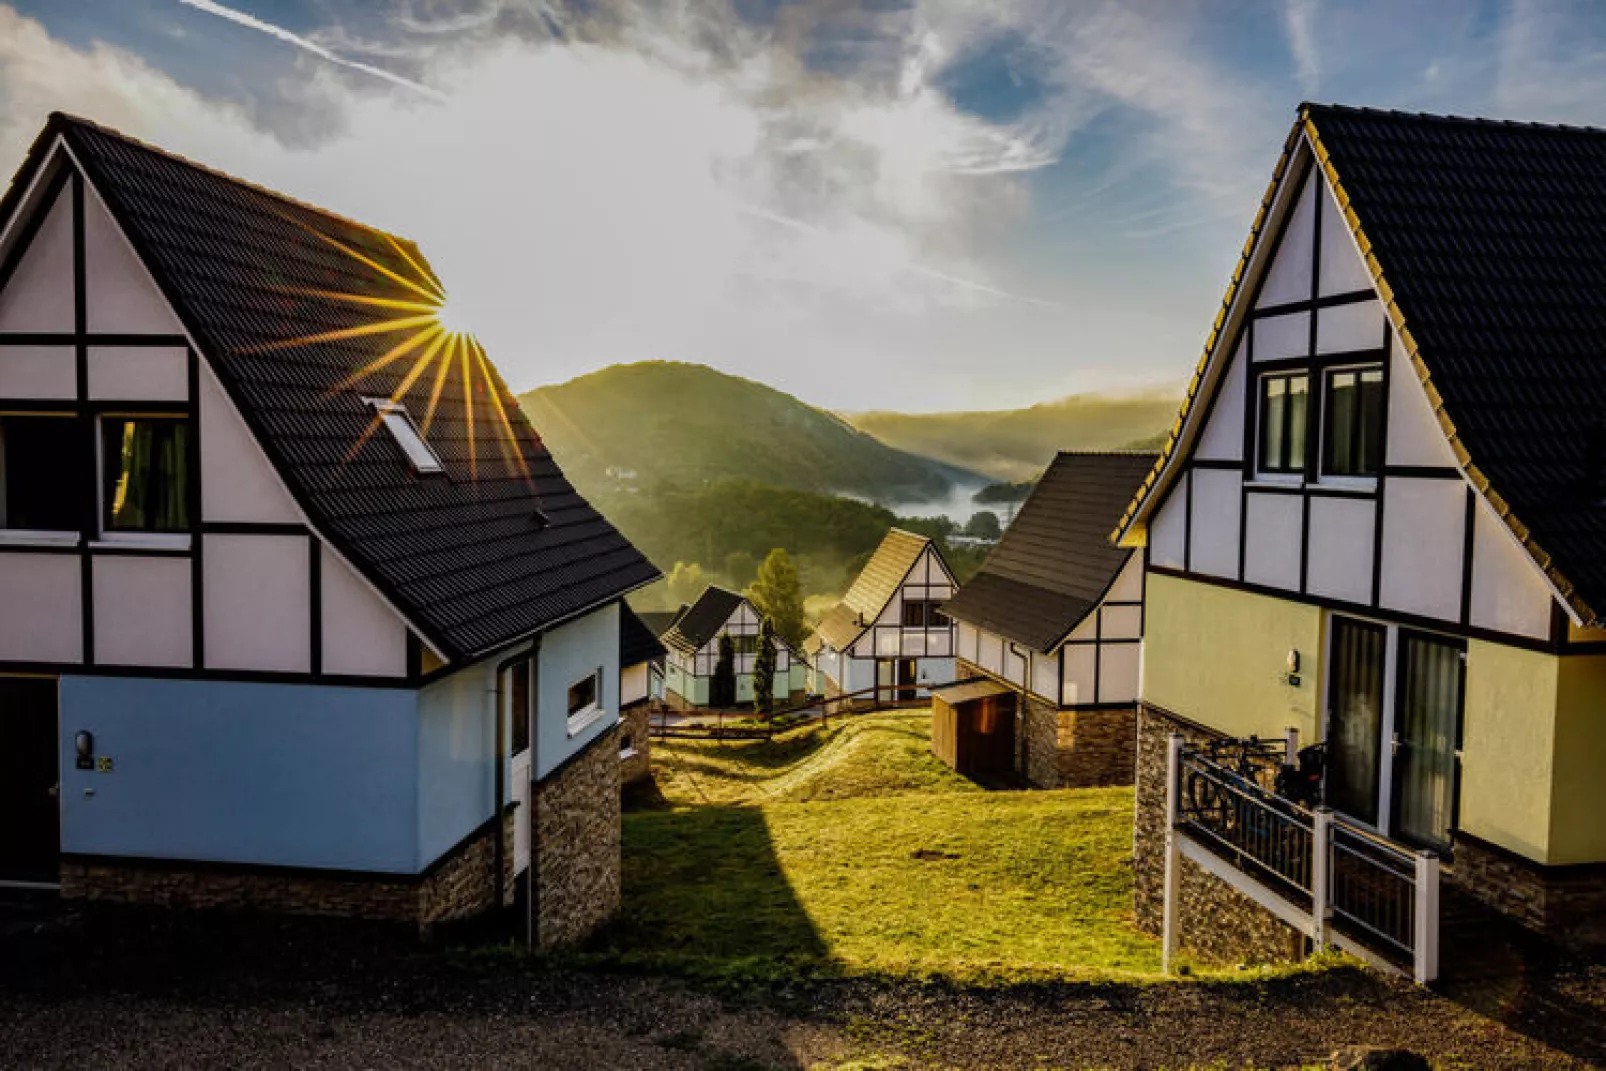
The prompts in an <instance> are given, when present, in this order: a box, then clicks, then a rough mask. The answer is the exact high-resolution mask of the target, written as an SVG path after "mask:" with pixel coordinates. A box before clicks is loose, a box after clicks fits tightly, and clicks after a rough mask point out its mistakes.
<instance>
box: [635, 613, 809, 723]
mask: <svg viewBox="0 0 1606 1071" xmlns="http://www.w3.org/2000/svg"><path fill="white" fill-rule="evenodd" d="M762 621H763V618H762V617H761V616H760V615H759V612H758V610H757V609H756V608H755V607H754V606H753V604H752V603H751V602H749V601H748V600H747V598H746V597H745V596H742V595H740V594H738V593H736V592H734V591H730V590H728V589H726V588H721V587H712V586H710V587H708V588H705V589H704V590H703V593H702V594H701V595H699V596H698V597H697V601H696V602H694V603H692V604H691V605H690V606H686V607H683V608H682V609H681V610H680V612H679V613H678V614H677V615H676V616H675V619H674V622H673V623H672V624H671V625H670V626H669V628H668V630H667V631H665V632H664V634H663V637H662V639H663V642H664V646H665V647H666V648H667V649H668V652H669V653H668V656H667V659H666V663H667V666H666V673H665V677H664V689H665V698H666V699H667V701H668V702H669V704H670V706H673V707H679V708H681V709H686V708H693V707H707V706H709V705H711V703H712V700H713V695H712V686H713V680H714V671H715V667H716V666H717V665H718V663H719V646H720V637H722V636H729V637H730V639H731V647H732V652H733V657H734V662H733V670H734V672H735V675H736V702H737V703H740V704H744V705H745V704H748V703H751V702H753V661H754V659H755V658H756V657H757V656H758V644H759V628H760V626H761V624H762ZM807 681H808V663H807V662H806V661H805V660H804V658H803V656H802V655H800V654H799V653H798V652H797V651H795V650H793V649H792V646H791V645H790V644H788V643H787V642H786V641H785V640H783V639H781V637H779V636H776V637H775V679H774V684H773V687H772V692H773V694H772V696H771V699H772V701H775V700H779V701H786V702H791V701H794V700H800V699H802V698H803V692H804V689H805V687H806V686H807Z"/></svg>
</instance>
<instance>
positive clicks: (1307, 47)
mask: <svg viewBox="0 0 1606 1071" xmlns="http://www.w3.org/2000/svg"><path fill="white" fill-rule="evenodd" d="M1317 3H1318V0H1285V2H1284V4H1283V34H1284V36H1286V37H1287V38H1288V51H1289V52H1290V53H1291V54H1292V55H1293V57H1294V69H1295V72H1296V74H1297V75H1298V78H1299V89H1300V92H1302V93H1304V94H1305V98H1306V99H1307V100H1308V99H1310V98H1312V97H1314V96H1315V95H1316V92H1317V89H1318V88H1319V87H1320V86H1321V81H1322V63H1321V53H1320V52H1319V51H1318V50H1317V48H1316V10H1317Z"/></svg>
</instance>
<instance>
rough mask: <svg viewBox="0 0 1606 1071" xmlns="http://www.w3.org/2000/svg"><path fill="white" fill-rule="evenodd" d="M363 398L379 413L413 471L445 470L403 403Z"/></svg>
mask: <svg viewBox="0 0 1606 1071" xmlns="http://www.w3.org/2000/svg"><path fill="white" fill-rule="evenodd" d="M364 400H365V401H366V402H367V403H368V404H369V405H371V406H373V407H374V412H376V413H378V414H379V419H380V421H381V422H382V423H383V424H384V425H385V430H387V431H389V432H390V435H391V438H393V439H395V440H396V445H397V446H399V447H401V450H402V453H403V454H405V455H407V460H408V462H409V463H410V464H411V465H412V466H413V471H414V472H418V473H422V474H425V475H427V474H430V473H435V472H445V471H446V466H445V465H442V464H441V458H440V455H439V454H437V453H436V452H435V449H434V447H432V446H430V445H429V443H427V442H425V441H424V436H423V435H422V434H421V433H420V432H419V430H418V425H416V424H414V423H413V418H412V416H411V414H409V413H408V412H407V407H406V406H405V405H402V404H401V403H400V402H393V401H391V400H390V399H388V398H366V399H364Z"/></svg>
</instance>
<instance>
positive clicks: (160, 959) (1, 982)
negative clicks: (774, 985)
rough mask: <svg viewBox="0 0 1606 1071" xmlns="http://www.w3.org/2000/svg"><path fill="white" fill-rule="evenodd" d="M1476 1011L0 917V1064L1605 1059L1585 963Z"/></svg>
mask: <svg viewBox="0 0 1606 1071" xmlns="http://www.w3.org/2000/svg"><path fill="white" fill-rule="evenodd" d="M1486 1011H1487V1012H1489V1013H1490V1014H1482V1013H1479V1012H1474V1011H1472V1010H1469V1009H1468V1008H1467V1007H1464V1006H1463V1005H1461V1004H1457V1003H1455V1002H1453V1001H1451V1000H1447V999H1445V998H1443V997H1439V996H1435V995H1433V994H1430V993H1426V992H1423V991H1421V990H1417V989H1414V988H1412V987H1410V986H1406V985H1403V984H1397V983H1391V982H1387V981H1384V980H1382V979H1380V978H1376V977H1373V976H1370V975H1366V974H1363V973H1360V972H1347V971H1330V972H1325V973H1321V974H1313V975H1304V976H1298V977H1295V978H1292V979H1288V980H1284V981H1280V982H1274V983H1267V984H1250V983H1234V984H1226V983H1222V984H1211V985H1202V984H1170V985H1150V986H1124V985H1106V986H1071V985H1066V986H1049V987H1021V988H1015V989H1010V990H1005V991H985V990H982V991H978V990H958V989H953V988H949V987H945V986H933V985H925V986H922V985H917V984H901V985H884V984H873V983H866V982H857V983H831V984H821V985H813V986H808V987H804V988H798V989H792V990H788V991H779V992H774V991H766V992H761V993H741V994H714V993H709V992H705V991H700V990H698V989H695V988H692V987H689V986H687V985H684V984H682V983H680V982H676V981H673V980H669V979H662V978H650V977H639V976H623V975H608V974H600V973H590V972H584V971H574V970H569V969H565V968H563V967H562V966H561V965H554V964H550V963H548V964H544V965H539V966H536V967H532V966H531V965H530V964H529V962H528V961H525V960H522V959H520V958H518V957H514V956H511V955H508V954H505V953H499V952H471V953H461V952H459V953H441V952H436V951H429V950H421V949H418V948H417V947H416V946H413V945H410V944H409V943H407V942H406V941H401V940H395V939H393V938H391V937H388V936H386V935H383V934H380V933H377V932H374V933H366V934H354V933H353V932H352V927H351V926H350V925H349V924H347V925H337V926H330V927H308V926H307V925H306V924H305V923H301V924H294V925H291V924H285V923H278V922H274V923H260V924H255V925H252V926H245V925H242V924H240V923H232V924H230V925H228V926H226V927H225V926H218V925H207V926H204V927H201V928H197V927H196V926H195V925H193V924H190V925H186V926H183V927H177V926H174V925H172V924H171V923H169V922H166V921H163V920H160V919H155V920H151V919H148V918H146V917H145V916H143V915H123V914H119V915H115V916H109V917H106V918H96V919H92V920H88V921H86V920H83V919H79V918H72V919H66V920H62V919H59V918H48V919H38V920H33V921H25V922H23V923H20V924H19V923H15V922H14V923H13V924H11V925H9V926H5V925H0V1066H3V1067H8V1068H9V1067H39V1066H75V1067H77V1066H90V1067H95V1066H112V1065H120V1066H224V1065H227V1066H239V1067H249V1066H270V1065H273V1066H284V1065H291V1064H293V1065H297V1066H308V1067H352V1066H369V1067H373V1066H385V1065H397V1066H456V1065H464V1064H470V1063H472V1064H480V1065H491V1066H499V1065H503V1064H513V1063H518V1064H522V1065H526V1066H538V1067H564V1068H572V1067H597V1068H604V1067H606V1068H630V1067H644V1068H645V1067H671V1068H678V1067H686V1068H715V1069H718V1068H723V1069H737V1068H758V1067H780V1068H789V1067H795V1068H813V1067H837V1066H843V1065H847V1066H858V1067H898V1066H908V1067H924V1066H948V1067H967V1068H970V1067H974V1068H1012V1067H1021V1068H1026V1067H1042V1066H1049V1067H1072V1068H1080V1067H1112V1068H1138V1067H1188V1066H1196V1065H1197V1066H1226V1067H1233V1068H1237V1067H1245V1066H1248V1067H1291V1066H1301V1065H1309V1064H1312V1063H1315V1062H1318V1061H1320V1060H1322V1059H1324V1058H1325V1057H1326V1055H1327V1054H1328V1053H1330V1052H1331V1051H1332V1050H1333V1049H1334V1048H1335V1047H1337V1046H1339V1045H1343V1044H1357V1043H1364V1044H1372V1045H1400V1046H1405V1047H1409V1048H1412V1049H1415V1050H1417V1051H1420V1052H1423V1053H1426V1054H1429V1055H1431V1056H1434V1057H1435V1058H1438V1059H1440V1060H1441V1061H1443V1064H1442V1066H1447V1067H1472V1068H1484V1067H1499V1068H1524V1067H1535V1068H1550V1067H1555V1068H1574V1067H1588V1066H1592V1065H1595V1064H1598V1063H1600V1062H1602V1061H1606V1027H1603V1024H1606V969H1602V968H1591V969H1584V968H1578V969H1573V970H1571V971H1563V972H1561V973H1559V974H1557V975H1555V976H1553V977H1549V978H1546V979H1540V980H1530V981H1529V983H1528V991H1527V992H1512V993H1510V994H1507V995H1506V996H1505V998H1504V1000H1503V1003H1502V1004H1501V1005H1500V1006H1497V1007H1486ZM1491 1014H1492V1015H1497V1016H1499V1017H1500V1019H1504V1020H1505V1021H1506V1023H1510V1024H1512V1025H1506V1023H1503V1022H1501V1021H1499V1020H1497V1019H1496V1018H1492V1017H1490V1016H1491Z"/></svg>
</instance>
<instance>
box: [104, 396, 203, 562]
mask: <svg viewBox="0 0 1606 1071" xmlns="http://www.w3.org/2000/svg"><path fill="white" fill-rule="evenodd" d="M100 445H101V469H100V471H101V481H102V483H101V500H100V507H101V508H100V523H101V530H102V531H103V532H106V533H107V534H111V533H117V532H142V533H173V532H188V531H189V530H190V481H191V479H192V478H193V477H192V474H191V473H190V424H189V421H188V420H185V419H183V418H182V417H106V418H105V419H104V420H102V421H101V426H100Z"/></svg>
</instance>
